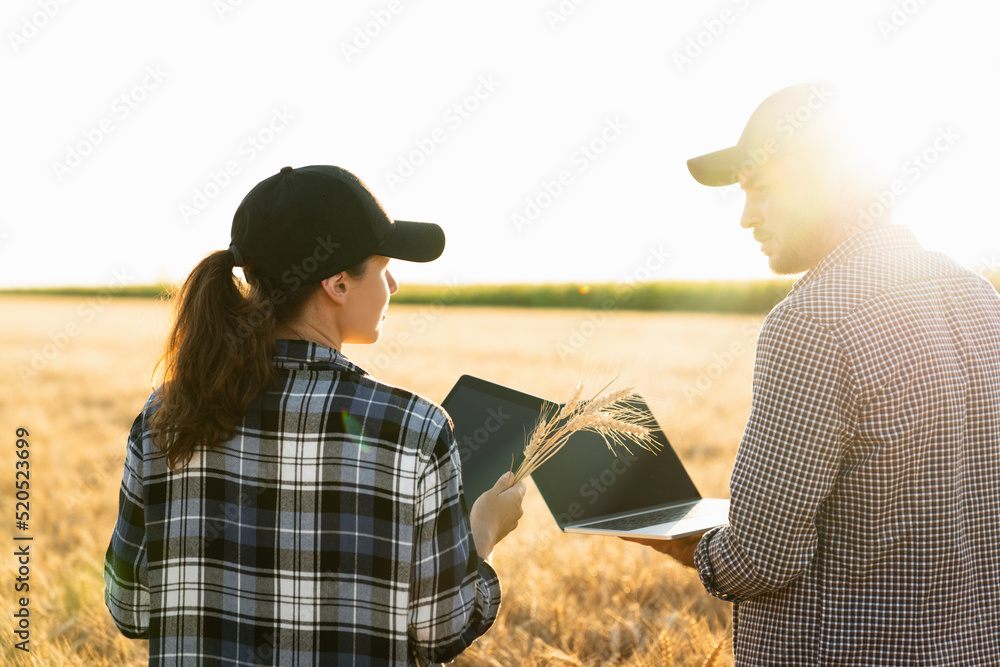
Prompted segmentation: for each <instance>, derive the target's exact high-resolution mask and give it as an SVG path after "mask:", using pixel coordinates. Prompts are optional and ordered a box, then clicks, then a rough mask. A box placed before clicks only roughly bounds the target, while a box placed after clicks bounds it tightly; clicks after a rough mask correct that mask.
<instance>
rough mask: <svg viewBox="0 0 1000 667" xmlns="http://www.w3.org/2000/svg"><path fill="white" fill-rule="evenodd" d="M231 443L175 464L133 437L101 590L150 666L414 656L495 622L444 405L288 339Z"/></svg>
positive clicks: (448, 651) (433, 654)
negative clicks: (141, 644) (145, 649)
mask: <svg viewBox="0 0 1000 667" xmlns="http://www.w3.org/2000/svg"><path fill="white" fill-rule="evenodd" d="M274 363H275V365H276V367H277V368H278V370H279V380H278V382H277V384H276V385H272V386H271V387H270V388H269V389H268V390H267V391H266V392H265V393H264V394H263V395H262V396H261V397H259V398H258V399H256V400H254V401H253V402H252V403H251V404H250V407H249V408H248V410H247V414H246V416H245V418H244V419H243V421H242V422H241V423H239V424H237V434H236V436H235V438H233V439H232V440H230V441H228V442H226V443H225V445H224V446H221V447H219V448H214V449H212V450H209V451H202V452H200V453H199V454H196V455H195V458H194V459H193V460H192V461H191V463H190V464H188V466H187V467H185V468H184V469H183V470H182V471H180V472H173V471H171V470H170V469H169V468H168V467H167V465H166V461H165V459H164V457H163V455H162V454H161V453H160V451H159V449H158V448H156V447H155V446H154V445H153V444H152V442H151V441H150V434H149V422H148V418H149V414H150V409H151V408H150V406H151V401H152V396H151V397H150V402H147V404H146V407H145V409H144V410H143V411H142V413H140V414H139V416H138V417H137V418H136V420H135V423H134V424H133V426H132V430H131V434H130V436H129V441H128V451H127V454H126V459H125V474H124V478H123V480H122V486H121V492H120V494H119V503H120V509H119V517H118V522H117V525H116V526H115V530H114V534H113V535H112V538H111V545H110V546H109V548H108V552H107V557H106V561H105V582H106V589H105V602H106V603H107V605H108V609H109V610H110V611H111V615H112V616H113V617H114V619H115V622H116V623H117V624H118V627H119V628H120V629H121V631H122V632H123V633H124V634H125V635H126V636H129V637H136V638H144V637H148V638H149V664H150V665H174V664H184V665H188V664H206V665H256V664H274V665H278V664H281V665H300V664H309V665H313V664H315V665H414V664H426V663H427V662H428V660H432V661H446V660H450V659H451V658H453V657H454V656H456V655H457V654H458V653H460V652H461V651H462V650H463V649H465V648H466V647H467V646H469V645H470V644H471V643H472V642H473V640H475V639H476V637H478V636H480V635H481V634H483V633H484V632H486V630H487V629H488V628H489V627H490V626H491V625H492V624H493V621H494V620H495V618H496V614H497V610H498V607H499V604H500V583H499V580H498V579H497V576H496V573H495V572H494V571H493V569H492V568H491V567H490V566H489V565H488V564H486V563H485V562H484V561H482V560H481V559H479V558H478V557H477V555H476V552H475V548H474V545H473V541H472V535H471V532H470V529H469V524H468V511H467V509H466V505H465V502H464V500H463V498H462V493H461V488H460V483H459V455H458V449H457V446H456V443H455V438H454V435H453V433H452V427H451V421H450V419H449V418H448V416H447V415H446V414H445V413H444V411H443V410H442V409H441V408H440V407H438V406H436V405H434V404H432V403H430V402H429V401H427V400H424V399H423V398H420V397H419V396H416V395H414V394H412V393H410V392H408V391H405V390H403V389H398V388H396V387H391V386H388V385H385V384H382V383H379V382H376V381H375V380H374V379H372V377H371V376H369V375H368V374H367V373H365V372H364V371H363V370H362V369H360V368H358V367H357V366H355V365H354V364H352V363H351V362H349V361H348V360H347V359H346V358H345V357H344V356H343V355H342V354H340V353H339V352H338V351H336V350H333V349H330V348H327V347H323V346H320V345H316V344H314V343H308V342H305V341H289V340H279V341H277V354H276V355H275V357H274Z"/></svg>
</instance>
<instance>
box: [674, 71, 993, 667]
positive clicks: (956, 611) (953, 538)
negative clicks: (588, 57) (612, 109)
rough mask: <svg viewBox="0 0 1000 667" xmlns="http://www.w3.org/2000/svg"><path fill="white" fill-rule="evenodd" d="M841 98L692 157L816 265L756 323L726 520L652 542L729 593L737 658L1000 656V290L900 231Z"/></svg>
mask: <svg viewBox="0 0 1000 667" xmlns="http://www.w3.org/2000/svg"><path fill="white" fill-rule="evenodd" d="M829 98H830V94H829V92H828V91H827V90H826V89H825V88H824V87H822V86H809V85H799V86H792V87H791V88H787V89H785V90H782V91H779V92H778V93H775V94H774V95H772V96H771V97H769V98H768V99H767V100H765V101H764V102H763V103H762V104H761V105H760V106H759V107H758V108H757V110H756V111H754V113H753V115H752V116H751V118H750V121H749V122H748V124H747V126H746V129H745V130H744V132H743V135H742V136H741V137H740V140H739V142H738V143H737V144H736V145H735V146H733V147H731V148H727V149H724V150H721V151H717V152H715V153H710V154H707V155H703V156H701V157H697V158H694V159H692V160H690V161H689V162H688V167H689V169H690V171H691V174H692V175H693V176H694V177H695V179H696V180H698V181H699V182H700V183H703V184H705V185H709V186H723V185H729V184H732V183H736V182H738V183H739V184H740V186H741V187H742V189H743V190H744V191H745V192H746V206H745V209H744V211H743V217H742V219H741V221H740V224H741V225H742V226H743V227H744V228H746V229H749V230H751V231H752V232H753V236H754V239H755V240H757V241H759V242H760V243H761V250H762V251H763V253H764V254H765V255H766V256H767V258H768V261H769V263H770V267H771V269H772V270H773V271H774V272H775V273H779V274H792V273H800V272H803V271H808V273H806V275H805V276H804V277H802V278H801V279H800V280H799V281H798V282H796V283H795V285H794V287H793V288H792V290H791V292H790V293H789V294H788V296H787V298H786V299H785V300H784V301H782V302H781V303H780V304H778V305H777V306H776V307H775V308H774V310H772V311H771V313H770V314H769V315H768V317H767V319H766V321H765V323H764V326H763V328H762V329H761V332H760V337H759V340H758V342H757V352H756V361H755V367H754V376H753V401H752V407H751V412H750V417H749V420H748V422H747V425H746V429H745V431H744V434H743V440H742V442H741V444H740V448H739V452H738V454H737V458H736V463H735V466H734V470H733V476H732V480H731V509H730V523H729V525H728V526H724V527H721V528H716V529H713V530H711V531H709V532H707V533H706V534H705V535H704V536H702V537H701V539H700V540H698V539H697V538H696V539H695V540H688V541H686V542H685V541H677V542H665V543H662V542H661V543H660V544H659V545H658V548H659V549H660V550H662V551H664V552H666V553H670V554H671V555H673V556H675V557H676V558H678V560H680V561H681V562H685V563H686V564H688V565H691V566H693V567H696V568H697V570H698V573H699V575H700V576H701V579H702V582H703V583H704V585H705V587H706V588H707V589H708V591H709V592H711V593H712V594H713V595H716V596H717V597H720V598H722V599H725V600H731V601H732V602H733V603H734V607H733V626H734V652H735V655H736V664H737V665H796V666H802V665H833V664H836V665H866V666H868V665H879V666H884V665H934V666H935V667H940V666H942V665H962V666H967V665H986V664H992V665H996V664H1000V605H998V604H997V602H996V600H997V598H998V595H1000V491H998V489H1000V297H998V295H997V293H996V291H995V290H994V289H993V287H992V286H991V285H990V284H989V283H988V282H987V281H986V280H984V279H983V278H982V277H980V276H978V275H976V274H974V273H973V272H971V271H969V270H967V269H964V268H962V267H960V266H958V265H957V264H956V263H954V262H953V261H951V260H949V259H948V258H946V257H944V256H942V255H940V254H938V253H933V252H928V251H926V250H923V249H922V248H921V247H920V246H919V245H918V244H917V242H916V240H915V239H914V237H913V235H912V234H911V233H910V232H909V230H907V229H906V228H903V227H900V226H896V225H893V224H891V223H890V221H889V215H888V212H887V211H885V210H884V209H883V208H882V207H880V206H876V205H875V202H877V201H879V200H878V199H875V198H873V194H874V193H876V192H878V190H877V189H876V190H874V191H873V190H872V183H871V181H870V180H869V179H868V178H866V177H865V176H864V174H865V171H864V170H863V169H862V168H861V167H860V166H859V165H860V164H861V162H860V161H859V160H858V159H857V158H856V156H854V155H852V154H851V152H850V151H848V150H846V149H845V148H844V146H845V143H844V142H843V140H842V138H841V137H840V136H839V134H838V132H837V130H836V125H835V122H834V120H833V116H832V113H831V109H830V106H831V105H830V103H829ZM882 199H884V197H883V198H882ZM942 222H943V223H945V224H947V221H942Z"/></svg>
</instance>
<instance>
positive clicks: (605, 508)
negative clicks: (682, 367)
mask: <svg viewBox="0 0 1000 667" xmlns="http://www.w3.org/2000/svg"><path fill="white" fill-rule="evenodd" d="M633 405H635V406H636V407H641V408H642V409H644V410H645V411H648V410H649V407H648V406H647V405H646V403H645V401H643V400H642V399H641V398H639V397H636V400H635V401H634V402H633ZM653 435H654V437H655V438H656V440H657V442H658V443H659V445H660V450H659V451H658V452H657V453H656V454H654V453H653V452H650V451H647V450H645V449H643V448H642V447H640V446H639V445H636V444H634V443H627V444H628V448H629V449H630V450H631V454H630V453H629V452H627V451H626V450H625V449H624V448H622V447H621V446H615V449H614V452H612V451H611V450H609V449H608V446H607V444H605V442H604V440H603V439H602V438H601V436H600V435H599V434H597V433H594V432H592V431H578V432H577V433H574V434H573V435H572V436H570V439H569V441H568V442H567V443H566V445H565V446H564V447H563V448H562V449H561V450H559V452H558V453H557V454H556V455H555V456H553V457H552V458H551V459H549V460H548V461H547V462H545V464H544V465H542V466H541V467H540V468H538V470H536V471H535V472H534V473H532V475H531V478H532V479H533V480H534V481H535V485H536V486H537V487H538V490H539V492H541V494H542V497H543V498H544V499H545V504H546V505H548V506H549V510H550V511H551V512H552V515H553V516H554V517H555V519H556V523H558V524H559V527H560V528H562V527H565V526H566V525H568V524H572V523H577V522H580V521H587V520H590V519H599V518H601V517H604V516H609V515H615V514H623V513H626V512H634V511H636V510H641V509H645V508H650V507H657V506H660V505H666V504H669V503H675V502H683V501H689V500H698V499H700V498H701V495H700V494H699V493H698V489H697V488H695V485H694V482H692V481H691V477H690V476H689V475H688V474H687V471H686V470H685V469H684V466H683V465H682V464H681V461H680V459H679V458H678V457H677V454H676V453H675V452H674V449H673V447H671V446H670V442H669V441H668V440H667V436H666V435H664V433H663V432H662V431H660V430H659V429H658V428H657V429H656V431H654V433H653Z"/></svg>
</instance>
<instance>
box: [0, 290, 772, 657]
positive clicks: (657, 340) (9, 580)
mask: <svg viewBox="0 0 1000 667" xmlns="http://www.w3.org/2000/svg"><path fill="white" fill-rule="evenodd" d="M0 311H2V313H3V320H2V322H3V324H2V326H0V359H2V363H0V383H2V386H3V391H2V394H0V428H2V429H3V435H4V442H5V444H4V446H3V447H2V454H0V462H2V465H3V473H2V475H0V499H2V502H0V507H2V509H3V511H2V516H3V517H4V521H5V522H7V525H5V526H3V530H0V533H2V534H5V535H7V536H8V537H6V538H4V542H5V543H6V546H5V547H4V548H3V549H0V552H2V553H3V554H4V555H3V556H2V557H0V578H2V580H3V582H4V584H3V585H2V586H0V610H3V611H2V614H0V616H2V618H3V619H4V621H3V623H2V627H0V637H2V641H0V648H2V652H3V660H4V664H10V665H87V666H101V665H139V664H145V662H146V657H147V649H146V645H145V643H144V642H137V641H132V640H128V639H125V638H123V637H121V636H120V635H119V633H118V631H117V629H116V628H115V626H114V623H113V622H112V621H111V618H110V616H109V615H108V613H107V610H106V608H105V606H104V601H103V586H104V582H103V576H102V568H103V557H104V551H105V549H106V548H107V544H108V540H109V538H110V534H111V530H112V527H113V525H114V522H115V517H116V511H117V501H118V497H117V496H118V486H119V483H120V481H121V472H122V461H123V457H124V447H125V439H126V436H127V433H128V429H129V427H130V425H131V423H132V420H133V419H134V417H135V415H136V413H138V411H139V410H140V409H141V407H142V405H143V402H144V400H145V399H146V397H147V396H148V395H149V391H150V388H151V385H150V374H151V371H152V368H153V364H154V362H155V360H156V358H157V356H158V353H159V350H160V344H161V342H162V340H163V337H164V335H165V333H166V329H167V326H168V322H169V314H170V313H169V307H168V305H167V304H165V303H163V302H159V301H154V300H151V299H128V298H115V299H111V298H108V297H86V298H85V297H27V296H13V295H12V296H0ZM760 322H761V318H760V317H749V316H726V315H691V314H678V313H635V312H617V311H614V310H613V309H612V310H609V311H580V310H576V311H574V310H527V309H525V310H521V309H488V308H458V307H447V306H445V305H443V303H442V302H441V301H439V302H435V303H431V304H428V305H420V306H418V305H408V306H397V305H394V306H391V307H390V310H389V319H388V321H387V323H386V325H385V329H384V332H383V336H382V340H381V341H380V342H379V343H378V344H376V345H372V346H347V347H346V348H345V350H344V351H345V353H346V354H347V355H348V356H349V357H350V358H351V359H352V360H354V361H355V362H357V363H358V364H360V365H361V366H362V367H364V368H366V369H367V370H369V371H370V372H371V373H372V374H373V375H375V376H376V377H378V378H379V379H382V380H384V381H386V382H390V383H393V384H399V385H403V386H406V387H408V388H410V389H413V390H414V391H417V392H419V393H421V394H423V395H424V396H427V397H428V398H430V399H432V400H435V401H440V400H442V399H443V398H444V396H445V394H446V393H447V392H448V390H449V389H450V387H451V386H452V385H453V384H454V382H455V381H456V380H457V379H458V377H459V376H460V375H462V374H463V373H469V374H473V375H478V376H480V377H483V378H486V379H489V380H493V381H496V382H501V383H504V384H508V385H511V386H513V387H516V388H518V389H521V390H523V391H527V392H530V393H533V394H537V395H541V396H544V397H547V398H551V399H555V400H563V399H565V398H567V397H568V394H569V393H570V392H571V391H572V389H573V388H574V386H575V384H576V382H577V380H579V379H581V378H583V379H585V380H586V382H587V386H588V387H590V388H592V389H594V390H596V389H599V388H600V387H601V386H603V385H604V384H605V383H607V382H608V381H611V380H615V381H616V383H618V384H634V385H637V387H638V390H639V391H640V393H642V394H643V396H645V397H646V399H647V400H648V401H649V403H650V404H651V405H652V407H653V411H654V413H655V415H656V417H657V419H658V421H659V422H660V424H661V425H662V427H663V429H664V431H665V432H666V433H667V435H668V437H669V438H670V440H671V442H672V443H673V444H674V446H675V448H676V449H677V451H678V453H679V455H680V457H681V459H682V460H683V461H684V463H685V465H687V467H688V468H689V470H690V472H691V474H692V477H693V478H694V481H695V483H696V484H697V486H698V488H699V490H700V491H701V492H702V494H704V495H710V496H720V495H721V496H723V497H725V496H727V495H728V491H727V489H728V479H729V474H730V472H731V469H732V463H733V458H734V456H735V452H736V447H737V444H738V442H739V439H740V435H741V433H742V429H743V424H744V421H745V419H746V415H747V413H748V411H749V402H750V378H751V368H752V363H753V346H754V343H755V340H756V336H757V331H758V329H759V327H760ZM18 428H25V429H27V431H28V434H29V435H28V436H27V440H28V441H29V443H30V445H29V449H30V458H29V461H30V474H31V477H30V482H31V484H30V494H31V495H30V524H29V528H28V530H26V531H18V530H16V529H15V526H14V510H15V507H14V504H15V498H14V490H15V487H14V473H15V462H16V461H17V460H18V459H17V458H16V457H15V453H16V451H17V450H16V449H15V441H16V439H17V437H18V436H17V435H16V431H17V429H18ZM609 455H610V454H609ZM524 508H525V516H524V518H523V519H522V520H521V523H520V525H519V527H518V529H517V530H516V531H515V532H514V533H512V534H511V535H510V536H509V537H508V538H507V539H506V540H504V541H503V542H501V543H500V544H499V545H498V546H497V549H496V551H495V552H494V565H495V567H496V569H497V570H498V572H499V574H500V578H501V581H502V582H503V588H504V597H503V603H502V607H501V610H500V615H499V618H498V619H497V622H496V624H495V626H494V627H493V629H492V630H491V631H490V632H489V633H487V635H485V636H484V637H482V638H481V639H479V640H478V641H477V642H476V644H474V645H473V646H472V647H471V648H470V649H469V650H467V651H466V652H465V653H464V654H463V655H462V656H461V657H460V658H459V659H458V660H456V661H455V663H454V664H456V665H461V666H472V665H498V666H503V667H506V666H508V665H524V666H532V665H587V666H591V665H648V666H650V667H652V666H658V665H729V664H732V649H731V612H730V608H729V605H727V604H726V603H723V602H720V601H718V600H715V599H714V598H711V597H710V596H708V595H707V594H706V593H705V591H704V589H703V588H702V587H701V585H700V583H699V582H698V579H697V575H696V574H695V573H694V572H693V571H690V570H686V569H685V568H682V567H681V566H679V565H676V564H675V563H673V562H672V561H669V559H667V558H666V557H665V556H662V555H660V554H658V553H656V552H654V551H652V550H651V549H648V548H646V547H642V546H639V545H636V544H630V543H626V542H623V541H621V540H617V539H615V538H609V537H595V536H583V535H565V534H563V533H561V532H560V531H559V530H558V529H557V528H556V525H555V522H554V520H553V519H552V517H551V515H550V514H549V513H548V510H547V509H546V507H545V505H544V503H543V502H542V501H541V498H540V497H539V495H538V493H537V491H536V490H535V489H534V488H533V487H532V486H531V484H530V482H529V488H528V494H527V496H526V497H525V503H524ZM15 534H17V535H21V536H31V537H32V541H31V542H30V545H31V546H30V553H31V556H30V564H29V568H30V574H29V579H28V583H29V585H30V591H29V592H28V593H23V592H22V593H15V591H14V587H13V582H14V581H15V579H16V577H17V576H18V567H19V564H18V562H17V560H16V558H15V557H14V556H13V555H12V554H13V551H14V549H15V544H17V545H22V544H25V542H15V541H14V540H13V536H14V535H15ZM23 595H28V597H29V604H28V608H29V613H30V628H29V632H30V644H29V646H30V649H31V650H30V652H29V653H25V652H23V651H20V650H15V649H14V648H13V644H14V641H16V640H17V638H16V636H15V635H13V630H14V629H16V628H15V627H14V626H15V624H16V621H17V619H15V618H13V616H12V614H13V611H14V610H16V609H18V608H19V607H18V605H19V602H18V597H20V596H23Z"/></svg>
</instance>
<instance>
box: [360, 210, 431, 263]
mask: <svg viewBox="0 0 1000 667" xmlns="http://www.w3.org/2000/svg"><path fill="white" fill-rule="evenodd" d="M442 252H444V230H443V229H441V227H439V226H438V225H436V224H434V223H433V222H409V221H407V220H395V221H393V229H392V232H391V233H390V234H389V235H388V236H387V237H386V238H385V239H384V240H383V241H382V243H381V244H380V245H379V247H378V248H376V249H375V251H374V254H376V255H383V256H385V257H392V258H393V259H402V260H406V261H408V262H430V261H433V260H435V259H437V258H438V257H440V256H441V253H442Z"/></svg>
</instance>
